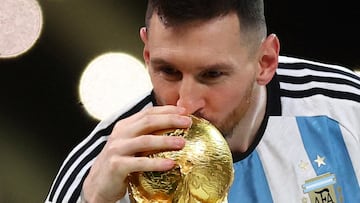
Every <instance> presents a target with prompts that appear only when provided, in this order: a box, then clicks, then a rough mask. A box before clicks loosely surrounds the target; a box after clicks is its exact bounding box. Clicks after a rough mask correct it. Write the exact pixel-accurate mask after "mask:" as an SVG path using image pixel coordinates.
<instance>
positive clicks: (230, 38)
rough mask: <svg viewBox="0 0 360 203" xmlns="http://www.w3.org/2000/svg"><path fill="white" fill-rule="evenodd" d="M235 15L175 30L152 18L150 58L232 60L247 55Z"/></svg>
mask: <svg viewBox="0 0 360 203" xmlns="http://www.w3.org/2000/svg"><path fill="white" fill-rule="evenodd" d="M242 38H243V37H242V36H241V27H240V23H239V20H238V17H237V15H236V14H233V13H231V14H228V15H226V16H221V17H218V18H214V19H211V20H207V21H201V20H199V21H192V22H189V23H186V24H181V25H177V26H165V25H164V24H163V22H162V21H161V19H160V18H159V16H157V15H156V14H154V15H153V16H152V18H151V21H150V27H149V31H148V42H147V47H148V49H149V51H150V52H151V56H159V55H161V56H166V55H176V56H181V54H184V55H187V56H188V57H189V55H190V56H191V57H194V56H195V55H197V56H203V57H207V58H209V57H213V56H214V54H216V55H217V57H229V56H230V57H231V56H233V55H234V54H235V55H236V54H237V55H240V53H241V55H244V54H245V53H247V50H246V47H247V46H246V43H244V41H243V40H242Z"/></svg>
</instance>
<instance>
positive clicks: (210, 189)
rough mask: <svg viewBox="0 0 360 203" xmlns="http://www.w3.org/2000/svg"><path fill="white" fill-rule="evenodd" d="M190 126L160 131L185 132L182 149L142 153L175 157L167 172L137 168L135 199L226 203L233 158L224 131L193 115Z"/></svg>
mask: <svg viewBox="0 0 360 203" xmlns="http://www.w3.org/2000/svg"><path fill="white" fill-rule="evenodd" d="M191 118H192V121H193V122H192V126H191V127H190V128H189V129H172V130H166V131H161V132H159V133H156V134H159V135H163V136H182V137H184V138H185V140H186V144H185V147H184V148H183V149H182V150H179V151H166V152H157V153H152V154H142V155H143V156H148V157H153V158H155V157H161V158H169V159H172V160H174V161H175V162H176V163H177V164H176V166H175V167H174V168H173V169H171V170H169V171H165V172H135V173H131V174H130V175H129V194H130V199H131V201H132V202H133V203H226V202H227V194H228V191H229V188H230V186H231V184H232V182H233V179H234V170H233V160H232V155H231V152H230V149H229V147H228V145H227V142H226V140H225V139H224V137H223V136H222V134H221V133H220V132H219V131H218V130H217V129H216V128H215V127H214V126H213V125H212V124H211V123H210V122H208V121H206V120H204V119H201V118H197V117H195V116H191Z"/></svg>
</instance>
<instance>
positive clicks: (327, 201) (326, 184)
mask: <svg viewBox="0 0 360 203" xmlns="http://www.w3.org/2000/svg"><path fill="white" fill-rule="evenodd" d="M335 183H336V177H335V175H334V174H331V173H326V174H323V175H321V176H318V177H316V178H312V179H309V180H307V181H305V184H304V185H302V188H303V191H304V193H308V194H309V197H310V202H311V203H338V201H337V199H338V198H337V197H336V192H335V188H334V185H335ZM303 202H307V201H306V200H305V199H304V200H303ZM339 203H341V202H339Z"/></svg>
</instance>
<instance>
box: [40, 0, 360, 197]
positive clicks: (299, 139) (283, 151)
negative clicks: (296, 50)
mask: <svg viewBox="0 0 360 203" xmlns="http://www.w3.org/2000/svg"><path fill="white" fill-rule="evenodd" d="M140 37H141V39H142V41H143V42H144V51H143V56H144V60H145V63H146V65H147V68H148V70H149V74H150V77H151V80H152V83H153V87H154V89H153V91H152V92H151V93H150V94H149V95H148V96H145V97H144V99H143V100H141V101H138V102H137V103H135V104H134V106H133V107H132V108H131V109H128V110H127V111H123V112H120V113H119V115H117V116H116V117H115V118H110V119H109V120H107V121H103V122H101V123H100V124H99V125H98V126H97V128H96V129H95V130H94V131H93V133H92V134H91V135H90V136H89V137H88V138H87V139H85V140H84V141H83V142H82V143H80V144H79V145H78V146H77V147H76V148H75V149H74V150H73V151H72V152H71V153H70V155H69V156H68V158H67V159H66V160H65V162H64V164H63V165H62V167H61V169H60V171H59V173H58V175H57V177H56V179H55V181H54V183H53V185H52V188H51V191H50V193H49V195H48V197H47V200H46V202H76V201H82V202H98V203H100V202H116V201H118V200H120V202H128V195H127V191H126V189H127V185H128V183H127V176H128V174H130V173H132V172H135V171H166V170H169V169H171V168H172V167H174V164H175V163H174V161H172V160H168V159H150V158H147V157H139V156H136V154H139V153H141V152H146V151H156V150H179V149H181V148H183V147H184V145H185V141H184V140H183V139H182V138H180V137H167V136H156V135H152V133H153V132H155V131H158V130H163V129H169V128H188V127H190V126H191V119H190V118H189V116H188V115H195V116H198V117H202V118H205V119H207V120H209V121H210V122H211V123H213V124H214V125H215V126H216V127H217V128H218V129H219V130H220V131H221V132H222V134H223V135H224V137H225V138H226V140H227V142H228V144H229V147H230V149H231V151H232V154H233V160H234V170H235V179H234V182H233V185H232V187H231V189H230V191H229V196H228V201H229V202H360V196H359V195H360V189H359V181H360V161H359V157H358V154H360V141H359V140H360V125H359V123H360V79H359V77H358V76H356V75H355V74H353V73H352V72H350V71H349V70H347V69H345V68H341V67H338V66H330V65H325V64H320V63H314V62H309V61H304V60H295V59H292V58H286V57H280V59H282V60H283V61H284V62H285V63H280V64H279V63H278V59H279V47H280V45H279V40H278V38H277V36H276V35H274V34H270V35H267V33H266V23H265V17H264V13H263V2H262V0H237V1H235V0H233V1H231V0H221V1H220V0H219V1H215V0H213V1H199V0H184V1H166V0H150V1H149V5H148V10H147V14H146V27H145V28H141V30H140ZM80 194H81V198H80Z"/></svg>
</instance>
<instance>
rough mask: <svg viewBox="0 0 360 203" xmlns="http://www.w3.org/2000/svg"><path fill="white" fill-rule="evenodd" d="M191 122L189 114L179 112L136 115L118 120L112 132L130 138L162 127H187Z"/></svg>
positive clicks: (162, 128)
mask: <svg viewBox="0 0 360 203" xmlns="http://www.w3.org/2000/svg"><path fill="white" fill-rule="evenodd" d="M191 122H192V121H191V118H190V117H189V116H184V115H179V114H146V115H144V116H142V117H140V116H137V119H133V118H131V119H124V120H120V121H119V122H117V123H116V125H115V127H114V130H113V133H112V134H117V135H121V136H122V137H123V138H130V137H136V136H139V135H142V134H151V133H153V132H155V131H159V130H164V129H177V128H189V127H190V126H191ZM117 135H115V136H117Z"/></svg>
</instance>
